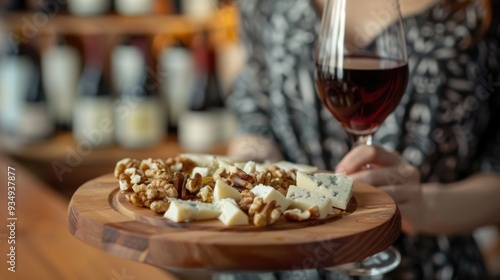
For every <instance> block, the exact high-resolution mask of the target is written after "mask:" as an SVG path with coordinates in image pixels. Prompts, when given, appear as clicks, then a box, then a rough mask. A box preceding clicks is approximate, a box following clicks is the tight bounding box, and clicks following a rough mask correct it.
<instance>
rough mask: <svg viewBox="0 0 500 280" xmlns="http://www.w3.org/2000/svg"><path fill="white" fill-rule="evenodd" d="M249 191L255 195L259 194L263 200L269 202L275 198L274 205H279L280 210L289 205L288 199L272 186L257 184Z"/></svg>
mask: <svg viewBox="0 0 500 280" xmlns="http://www.w3.org/2000/svg"><path fill="white" fill-rule="evenodd" d="M251 192H253V194H255V196H260V197H262V199H263V200H264V202H266V203H267V202H270V201H272V200H276V205H279V206H281V210H282V211H285V210H286V209H288V206H290V203H291V202H290V201H288V200H287V199H286V197H284V196H283V195H282V194H281V193H280V192H279V191H277V190H275V189H274V188H273V187H270V186H265V185H262V184H259V185H257V186H255V187H254V188H253V189H252V190H251Z"/></svg>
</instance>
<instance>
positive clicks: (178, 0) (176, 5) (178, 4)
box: [172, 0, 183, 14]
mask: <svg viewBox="0 0 500 280" xmlns="http://www.w3.org/2000/svg"><path fill="white" fill-rule="evenodd" d="M182 2H183V0H172V12H173V14H182Z"/></svg>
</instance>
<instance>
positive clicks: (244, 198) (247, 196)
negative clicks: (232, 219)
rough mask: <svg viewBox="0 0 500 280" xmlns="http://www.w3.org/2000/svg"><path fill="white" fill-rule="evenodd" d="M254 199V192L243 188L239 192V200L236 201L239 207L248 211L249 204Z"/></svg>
mask: <svg viewBox="0 0 500 280" xmlns="http://www.w3.org/2000/svg"><path fill="white" fill-rule="evenodd" d="M254 199H255V194H254V193H253V192H251V191H250V190H243V191H242V192H241V200H240V201H239V202H238V205H239V206H240V209H241V210H242V211H243V212H245V213H248V211H249V210H250V205H252V203H253V200H254Z"/></svg>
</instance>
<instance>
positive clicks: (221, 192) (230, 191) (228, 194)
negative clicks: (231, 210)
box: [213, 179, 241, 202]
mask: <svg viewBox="0 0 500 280" xmlns="http://www.w3.org/2000/svg"><path fill="white" fill-rule="evenodd" d="M224 198H232V199H234V200H236V201H240V199H241V194H240V192H239V191H238V190H237V189H235V188H233V187H231V186H229V185H228V184H226V183H225V182H224V180H223V179H217V181H215V187H214V192H213V200H214V202H218V201H220V200H222V199H224Z"/></svg>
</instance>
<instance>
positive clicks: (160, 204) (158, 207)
mask: <svg viewBox="0 0 500 280" xmlns="http://www.w3.org/2000/svg"><path fill="white" fill-rule="evenodd" d="M169 206H170V202H168V201H163V200H156V201H153V202H151V205H150V206H149V208H151V210H153V211H155V212H156V213H160V214H161V213H165V212H167V210H168V207H169Z"/></svg>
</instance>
